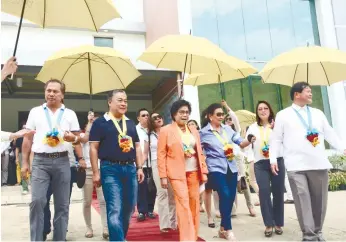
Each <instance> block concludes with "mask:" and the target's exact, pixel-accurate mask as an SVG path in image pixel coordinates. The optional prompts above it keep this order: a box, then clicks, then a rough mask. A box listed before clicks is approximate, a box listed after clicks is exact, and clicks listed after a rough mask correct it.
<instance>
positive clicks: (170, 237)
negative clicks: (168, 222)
mask: <svg viewBox="0 0 346 242" xmlns="http://www.w3.org/2000/svg"><path fill="white" fill-rule="evenodd" d="M92 206H93V207H94V208H95V210H96V211H97V212H98V213H100V206H99V203H98V200H97V199H93V202H92ZM126 239H127V241H179V232H178V231H171V232H169V233H164V234H162V233H160V227H159V218H158V217H157V218H156V219H146V220H145V221H144V222H137V215H136V214H134V215H133V216H132V218H131V222H130V229H129V232H128V233H127V238H126ZM198 241H204V240H203V239H201V238H198Z"/></svg>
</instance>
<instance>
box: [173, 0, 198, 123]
mask: <svg viewBox="0 0 346 242" xmlns="http://www.w3.org/2000/svg"><path fill="white" fill-rule="evenodd" d="M177 4H178V20H179V33H180V34H190V31H191V33H192V15H191V1H190V0H177ZM185 78H187V75H185ZM183 88H184V99H185V100H186V101H189V102H190V103H191V108H192V113H191V115H190V119H194V120H196V121H197V122H198V123H199V124H200V113H199V100H198V88H197V87H194V86H187V85H184V87H183Z"/></svg>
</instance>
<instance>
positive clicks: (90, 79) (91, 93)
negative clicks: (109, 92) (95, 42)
mask: <svg viewBox="0 0 346 242" xmlns="http://www.w3.org/2000/svg"><path fill="white" fill-rule="evenodd" d="M88 71H89V90H90V110H91V109H92V101H93V100H92V99H93V98H92V97H93V85H92V83H93V81H92V74H91V63H90V53H88Z"/></svg>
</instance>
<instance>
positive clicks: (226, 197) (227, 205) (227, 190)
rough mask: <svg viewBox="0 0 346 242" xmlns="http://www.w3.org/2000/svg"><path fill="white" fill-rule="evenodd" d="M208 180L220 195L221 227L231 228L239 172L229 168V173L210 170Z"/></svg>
mask: <svg viewBox="0 0 346 242" xmlns="http://www.w3.org/2000/svg"><path fill="white" fill-rule="evenodd" d="M208 182H209V183H210V186H211V187H212V189H214V190H216V191H217V193H218V195H219V207H220V214H221V227H223V228H224V229H225V230H231V229H232V223H231V213H232V207H233V203H234V199H235V195H236V192H237V183H238V172H235V173H233V172H232V171H231V170H230V169H228V171H227V174H223V173H221V172H209V175H208Z"/></svg>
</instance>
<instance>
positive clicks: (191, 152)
mask: <svg viewBox="0 0 346 242" xmlns="http://www.w3.org/2000/svg"><path fill="white" fill-rule="evenodd" d="M183 149H184V155H185V156H186V157H187V158H191V157H192V156H194V154H196V151H195V149H194V148H193V147H191V145H189V146H187V145H186V144H183Z"/></svg>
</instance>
